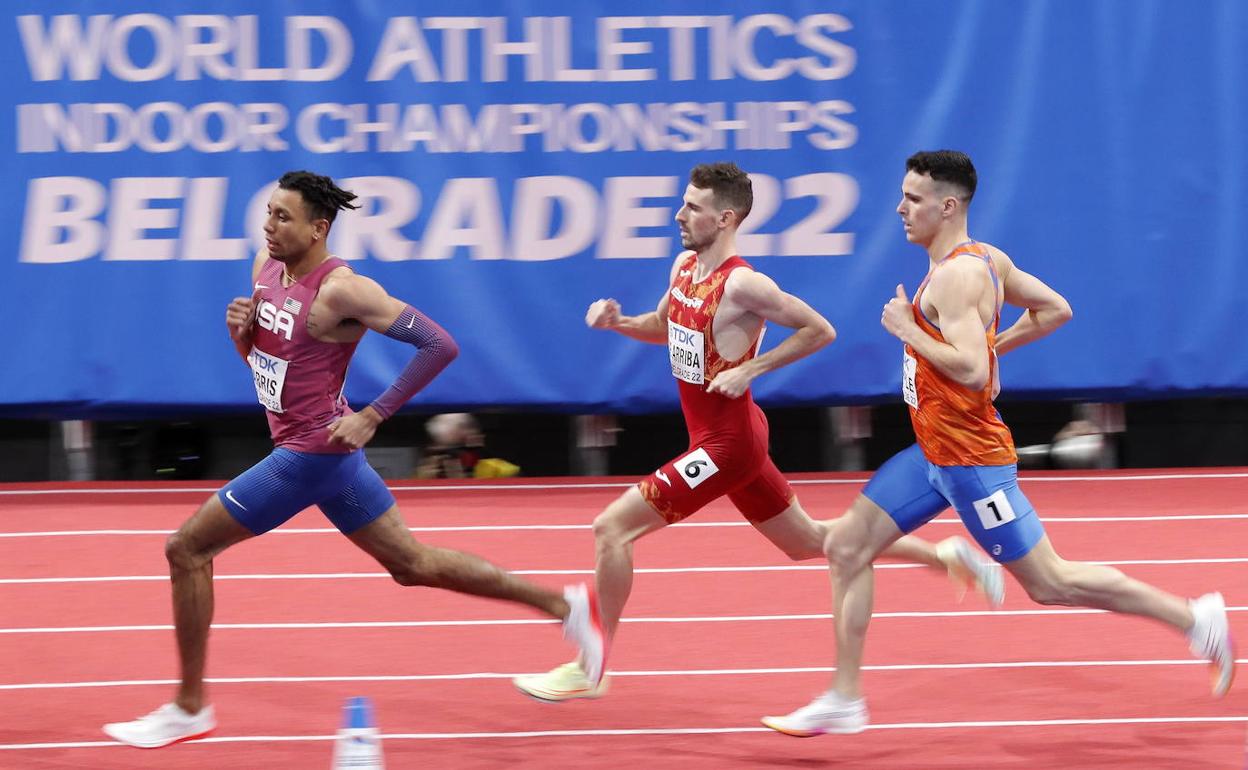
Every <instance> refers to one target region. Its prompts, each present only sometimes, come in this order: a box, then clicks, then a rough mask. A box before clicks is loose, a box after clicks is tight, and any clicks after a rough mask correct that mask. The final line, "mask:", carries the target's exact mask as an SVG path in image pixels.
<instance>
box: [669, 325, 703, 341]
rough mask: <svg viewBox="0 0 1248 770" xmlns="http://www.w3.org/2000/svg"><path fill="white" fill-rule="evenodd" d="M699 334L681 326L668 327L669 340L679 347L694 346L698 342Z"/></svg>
mask: <svg viewBox="0 0 1248 770" xmlns="http://www.w3.org/2000/svg"><path fill="white" fill-rule="evenodd" d="M696 335H697V332H693V331H690V330H689V329H685V328H683V327H680V326H669V327H668V339H670V340H671V341H672V342H675V343H676V344H678V345H693V344H694V343H696V342H697V341H698V338H697V336H696Z"/></svg>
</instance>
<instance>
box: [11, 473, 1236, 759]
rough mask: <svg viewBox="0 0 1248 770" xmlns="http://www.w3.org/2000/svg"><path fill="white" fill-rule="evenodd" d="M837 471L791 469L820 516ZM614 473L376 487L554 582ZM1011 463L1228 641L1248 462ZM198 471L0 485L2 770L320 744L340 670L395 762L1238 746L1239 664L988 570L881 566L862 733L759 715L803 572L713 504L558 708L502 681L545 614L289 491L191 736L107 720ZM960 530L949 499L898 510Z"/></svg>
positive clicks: (812, 607)
mask: <svg viewBox="0 0 1248 770" xmlns="http://www.w3.org/2000/svg"><path fill="white" fill-rule="evenodd" d="M861 482H862V478H861V477H859V476H846V475H819V476H798V477H796V485H795V486H796V489H797V491H798V495H799V496H800V498H801V500H802V502H803V505H804V506H805V507H806V508H807V509H808V510H809V511H811V512H812V514H813V515H816V516H818V517H829V516H833V515H836V514H838V513H839V512H840V511H841V510H843V509H844V507H845V506H846V505H847V504H848V503H849V501H850V500H851V499H852V498H853V496H854V495H855V494H856V493H857V491H858V490H859V489H860V487H861ZM625 483H626V481H625V480H616V479H603V480H577V481H575V482H560V481H551V482H541V481H536V482H522V483H514V482H513V483H497V484H480V483H478V484H439V485H422V486H403V485H398V486H397V487H396V496H397V497H398V500H399V504H400V506H401V508H402V509H403V511H404V515H405V517H406V519H407V521H408V523H409V524H410V525H411V526H412V528H413V530H414V532H415V534H416V537H418V538H419V539H421V540H424V541H427V542H430V543H434V544H437V545H440V546H446V547H452V548H460V549H464V550H469V551H472V552H475V553H478V554H480V555H482V556H485V557H487V558H489V559H491V560H492V561H495V562H496V563H498V564H500V565H502V566H504V567H507V568H509V569H512V570H516V571H520V572H522V573H525V574H528V575H530V576H531V577H532V579H534V580H536V581H539V582H542V583H545V584H548V585H552V586H557V585H561V584H563V583H567V582H579V581H581V580H586V579H589V578H590V575H591V574H592V572H591V571H592V566H593V564H592V558H593V542H592V536H591V533H590V531H589V527H588V524H589V522H590V521H591V520H592V517H593V515H594V514H596V513H597V512H598V511H599V510H600V509H601V508H602V507H603V506H604V505H605V504H606V503H607V502H609V501H610V500H611V499H612V498H613V497H614V496H615V495H617V494H618V493H619V492H620V491H621V489H622V488H623V486H624V484H625ZM1023 488H1024V491H1025V492H1026V493H1027V495H1028V496H1029V497H1030V498H1031V500H1032V502H1033V503H1034V504H1035V505H1036V507H1037V509H1038V510H1039V511H1040V513H1041V516H1042V517H1043V518H1044V520H1045V525H1046V528H1047V530H1048V532H1049V535H1050V537H1051V538H1052V539H1053V542H1054V544H1055V545H1056V546H1057V548H1058V550H1059V552H1061V553H1062V554H1063V555H1064V556H1066V557H1067V558H1071V559H1086V560H1095V561H1100V562H1106V563H1112V564H1115V565H1116V566H1119V567H1120V568H1121V569H1123V570H1124V571H1126V572H1127V573H1128V574H1130V575H1131V576H1133V577H1137V578H1139V579H1142V580H1145V581H1147V582H1150V583H1154V584H1156V585H1158V586H1160V587H1162V588H1165V589H1166V590H1169V591H1172V592H1174V593H1177V594H1180V595H1186V596H1191V595H1196V594H1199V593H1203V592H1205V591H1208V590H1215V589H1216V590H1221V591H1222V592H1223V594H1224V595H1225V597H1226V600H1227V604H1228V606H1230V607H1231V623H1232V629H1233V630H1234V631H1235V632H1236V636H1237V638H1238V639H1240V640H1246V639H1248V504H1245V502H1244V500H1245V497H1246V495H1245V494H1244V493H1245V492H1246V491H1248V471H1244V470H1243V469H1220V470H1218V471H1209V472H1199V471H1197V472H1190V471H1149V472H1112V473H1102V474H1097V473H1078V474H1033V475H1029V476H1025V477H1024V482H1023ZM211 489H212V487H211V486H210V485H209V486H203V487H202V488H200V487H190V486H188V485H182V486H180V487H174V486H164V485H147V486H145V487H142V488H136V487H132V486H122V485H23V486H0V661H3V664H2V666H0V714H3V715H4V719H3V721H0V767H14V768H18V767H20V768H43V767H66V768H69V767H73V768H82V767H91V768H149V767H150V768H157V767H171V766H176V767H179V768H219V767H265V768H304V767H326V766H328V765H329V763H330V755H331V752H332V743H333V739H334V733H335V730H336V728H337V724H338V719H339V711H340V709H341V706H342V703H343V701H344V700H345V699H346V698H347V697H349V696H353V695H366V696H368V697H370V698H371V699H372V700H373V703H374V706H375V710H376V713H377V715H378V722H379V726H380V728H381V730H382V732H383V734H384V740H383V746H384V751H385V757H386V763H387V767H388V768H391V770H395V769H396V768H407V767H443V766H445V767H541V768H554V767H626V766H629V765H636V764H640V763H644V765H645V766H646V767H647V770H650V769H651V768H668V767H672V768H675V767H679V768H690V767H708V768H710V767H713V768H747V767H760V766H776V767H819V766H825V765H826V766H836V767H906V768H972V767H973V768H1063V770H1073V769H1074V768H1081V769H1082V768H1110V767H1115V768H1117V767H1131V768H1171V767H1173V768H1179V767H1183V768H1219V769H1221V768H1243V767H1248V764H1246V761H1248V759H1246V746H1245V734H1246V729H1248V696H1246V695H1245V690H1246V689H1248V685H1245V684H1242V683H1241V685H1240V686H1239V688H1238V689H1237V690H1234V691H1232V693H1231V694H1230V695H1229V696H1228V697H1227V698H1225V699H1223V700H1220V701H1215V700H1213V699H1211V698H1210V697H1209V694H1208V685H1207V681H1208V680H1207V676H1206V672H1205V669H1204V667H1203V666H1202V665H1200V664H1199V663H1197V662H1195V661H1193V660H1192V659H1191V658H1190V656H1189V654H1188V651H1187V647H1186V643H1185V642H1184V640H1182V639H1181V638H1180V637H1179V636H1177V635H1176V634H1174V633H1173V632H1172V631H1170V630H1169V629H1167V628H1164V627H1162V626H1159V625H1157V624H1154V623H1151V622H1149V621H1145V620H1142V619H1137V618H1121V617H1114V616H1111V615H1108V614H1105V613H1098V612H1092V611H1087V610H1071V609H1063V608H1046V607H1040V606H1038V605H1034V604H1032V603H1031V602H1030V601H1029V600H1028V599H1027V598H1026V596H1025V595H1024V594H1023V592H1022V591H1021V589H1019V587H1018V586H1017V584H1015V583H1013V582H1012V581H1009V584H1008V588H1007V599H1006V606H1005V607H1004V608H1003V610H1001V611H997V612H991V611H988V610H987V609H986V608H985V606H984V605H983V603H982V601H980V600H979V599H978V598H976V597H972V598H969V599H968V600H967V601H966V602H965V603H962V604H959V603H957V602H955V601H954V597H953V592H952V591H951V590H950V588H949V585H948V583H947V582H946V581H945V580H944V579H943V578H941V577H940V576H938V575H935V574H933V573H931V572H929V571H927V570H924V569H922V568H919V567H916V566H913V565H904V564H892V565H882V566H881V568H879V569H878V571H877V589H876V615H875V618H874V619H873V621H872V631H871V636H870V638H869V640H868V657H867V663H868V669H869V670H868V672H867V673H866V674H865V677H864V679H865V684H866V689H867V695H868V700H869V705H870V708H871V716H872V725H871V729H869V730H868V731H867V732H865V733H863V734H861V735H857V736H843V737H832V736H827V737H822V738H817V739H811V740H797V739H792V738H788V737H785V736H781V735H779V734H776V733H773V732H771V731H769V730H767V729H765V728H763V727H762V726H761V725H760V724H759V722H758V717H759V716H761V715H763V714H772V713H784V712H787V711H790V710H792V709H793V708H795V707H797V706H799V705H802V704H804V703H805V702H806V701H807V700H809V698H810V697H812V696H813V695H814V694H816V693H817V692H819V691H820V690H822V689H823V688H824V687H825V686H826V683H827V679H828V676H829V671H830V668H829V667H830V665H831V661H832V651H833V649H834V642H833V634H832V625H831V620H830V615H829V612H830V591H829V586H828V578H827V573H826V570H825V569H824V568H823V567H821V566H820V565H819V564H818V563H814V562H807V563H803V564H793V563H791V562H788V561H786V560H784V557H783V556H782V555H781V554H779V553H778V552H776V551H775V550H774V549H773V548H772V547H771V546H770V545H769V544H768V543H767V542H766V541H765V540H763V539H762V538H761V537H759V536H758V535H757V534H755V533H754V532H753V531H752V530H751V529H750V528H749V526H748V525H745V524H743V522H742V521H741V520H740V518H739V517H738V516H737V515H736V513H735V512H734V511H733V510H732V509H731V508H730V507H729V506H728V505H726V504H722V503H717V504H715V505H712V506H711V507H709V508H707V509H706V510H704V511H703V512H701V513H699V514H698V515H697V516H696V517H694V518H693V520H692V521H691V522H689V523H686V524H682V525H678V526H676V527H673V528H670V529H668V530H666V531H663V532H659V533H657V534H656V535H653V536H651V537H649V538H646V539H644V540H642V541H641V542H640V543H639V544H638V546H637V550H636V561H637V567H638V573H639V574H638V577H637V580H636V582H635V585H634V588H633V596H632V599H631V601H630V603H629V606H628V608H627V611H626V617H625V622H624V625H622V627H621V631H620V634H619V636H618V637H617V639H616V644H615V648H614V650H613V656H612V659H611V661H610V665H609V668H610V669H611V671H612V672H613V673H612V685H611V692H610V694H609V696H608V697H606V698H604V699H602V700H599V701H592V702H585V701H581V702H574V703H568V704H562V705H559V706H550V705H543V704H539V703H536V702H534V701H531V700H528V699H526V698H524V697H522V696H520V695H519V694H518V693H516V692H515V691H514V690H513V689H512V688H511V686H510V683H509V681H508V679H509V678H510V676H513V675H515V674H517V673H523V672H531V671H539V670H545V669H546V668H549V667H551V666H554V665H556V664H558V663H561V662H563V661H564V660H566V659H567V658H568V657H569V655H570V651H569V648H567V647H566V646H565V645H564V643H563V642H562V641H561V640H560V638H559V631H558V627H557V626H556V625H555V624H553V623H550V622H547V621H545V620H543V619H541V618H539V617H536V616H534V615H533V614H532V613H530V612H528V611H527V610H526V609H525V608H521V607H513V606H509V605H505V604H501V603H495V602H489V601H485V600H480V599H476V598H472V597H463V596H458V595H454V594H449V593H443V592H437V591H432V590H427V589H426V590H418V589H404V588H401V587H399V586H397V585H395V584H394V583H393V582H392V581H390V579H389V578H388V576H386V575H385V574H383V572H382V571H381V569H380V568H379V567H378V566H377V565H376V564H375V563H373V562H371V561H370V560H369V559H368V557H366V556H365V555H363V554H362V553H360V552H358V551H356V550H355V549H354V548H353V547H352V546H351V545H350V544H349V543H348V542H346V541H345V540H344V539H342V538H341V537H340V536H339V535H338V534H337V533H336V532H335V531H334V530H333V529H332V528H331V527H330V526H329V525H328V523H327V522H326V521H325V520H324V519H323V518H321V516H320V515H319V513H318V512H316V511H314V510H313V511H309V512H305V513H303V514H301V515H300V516H298V517H296V518H295V519H294V520H292V521H291V522H290V523H288V524H287V525H286V526H284V527H283V528H281V529H279V530H277V531H276V532H274V533H271V534H269V535H267V536H265V537H262V538H259V539H256V540H253V541H250V542H247V543H244V544H242V545H240V546H238V547H236V548H234V549H232V550H230V551H228V552H226V553H225V554H224V555H222V556H221V557H219V558H218V559H217V563H216V575H217V582H216V589H217V616H216V619H215V627H214V631H213V636H212V641H211V648H210V659H209V676H210V679H211V682H212V684H211V685H210V695H211V697H212V699H213V701H214V702H215V704H216V708H217V711H218V717H219V721H220V726H219V728H218V730H217V732H216V733H215V734H214V736H213V737H212V738H210V739H208V740H204V741H198V742H194V743H187V744H182V745H178V746H174V747H170V748H167V749H162V750H159V751H147V752H144V751H138V750H135V749H130V748H127V747H122V746H119V745H117V744H114V743H112V742H111V741H109V740H108V738H107V737H106V736H104V735H103V734H102V733H101V732H100V730H99V727H100V725H101V724H103V723H104V722H109V721H118V720H124V719H129V718H132V717H134V716H137V715H140V714H143V713H146V712H147V711H150V710H151V709H153V708H155V707H156V706H157V705H159V704H160V703H162V702H164V701H165V700H167V699H168V698H169V697H170V694H171V692H172V688H173V678H174V676H175V674H176V659H175V652H174V645H173V638H172V630H171V626H170V623H171V619H170V617H171V616H170V611H169V595H168V594H169V592H168V577H167V568H166V566H165V564H164V559H163V553H162V543H163V540H164V537H165V536H166V535H167V533H168V532H170V531H171V530H173V529H174V528H176V527H177V526H178V524H180V523H181V521H182V520H183V519H184V518H186V516H187V515H189V514H190V513H191V512H192V511H193V510H194V508H195V506H196V505H198V503H199V502H201V501H202V500H203V499H204V498H205V497H206V496H207V495H208V494H209V493H210V492H211ZM960 529H961V526H960V524H959V523H958V522H956V520H952V519H948V518H944V519H941V520H938V521H936V522H933V523H932V524H931V525H929V526H928V527H927V528H925V529H924V530H922V531H921V533H920V534H922V535H924V536H925V537H928V538H930V539H933V540H934V539H939V538H941V537H945V536H947V535H949V534H952V533H954V532H957V531H959V530H960ZM1241 657H1242V653H1241ZM1242 662H1243V661H1242V660H1241V663H1242Z"/></svg>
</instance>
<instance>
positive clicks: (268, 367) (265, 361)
mask: <svg viewBox="0 0 1248 770" xmlns="http://www.w3.org/2000/svg"><path fill="white" fill-rule="evenodd" d="M251 360H252V362H253V363H254V364H255V366H256V368H257V369H259V370H260V371H262V372H270V373H272V374H277V365H278V364H279V363H281V359H278V358H269V357H268V356H266V355H265V354H263V353H261V352H260V351H258V350H252V351H251Z"/></svg>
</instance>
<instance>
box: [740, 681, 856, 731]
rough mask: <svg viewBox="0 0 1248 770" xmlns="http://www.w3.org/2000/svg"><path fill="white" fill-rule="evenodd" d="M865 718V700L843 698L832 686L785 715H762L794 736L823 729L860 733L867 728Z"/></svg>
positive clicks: (774, 727)
mask: <svg viewBox="0 0 1248 770" xmlns="http://www.w3.org/2000/svg"><path fill="white" fill-rule="evenodd" d="M867 721H868V715H867V702H866V700H864V699H863V698H858V699H856V700H847V699H845V698H842V697H841V696H840V695H838V694H837V693H836V692H835V691H833V690H828V691H827V692H825V693H824V694H822V695H820V696H819V697H818V698H815V699H814V700H813V701H811V702H810V703H808V704H807V705H805V706H802V707H801V708H800V709H798V710H797V711H794V712H793V713H792V714H788V715H787V716H782V717H763V724H765V725H767V726H768V727H770V728H771V729H773V730H775V731H776V732H780V733H784V734H785V735H792V736H793V737H795V738H813V737H814V736H816V735H823V734H824V733H832V734H835V735H851V734H853V733H860V732H862V731H863V730H865V729H867Z"/></svg>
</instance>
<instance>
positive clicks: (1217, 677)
mask: <svg viewBox="0 0 1248 770" xmlns="http://www.w3.org/2000/svg"><path fill="white" fill-rule="evenodd" d="M1227 641H1228V643H1229V645H1230V648H1231V649H1230V652H1229V653H1227V654H1228V655H1229V656H1230V661H1231V666H1230V668H1231V672H1230V674H1229V675H1228V676H1227V678H1226V686H1225V687H1221V686H1220V685H1221V684H1222V667H1221V666H1219V665H1218V664H1217V663H1212V664H1210V666H1209V680H1210V682H1211V684H1212V685H1213V697H1215V698H1224V697H1226V694H1227V693H1228V692H1230V691H1231V687H1232V686H1234V684H1235V640H1234V639H1228V640H1227Z"/></svg>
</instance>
